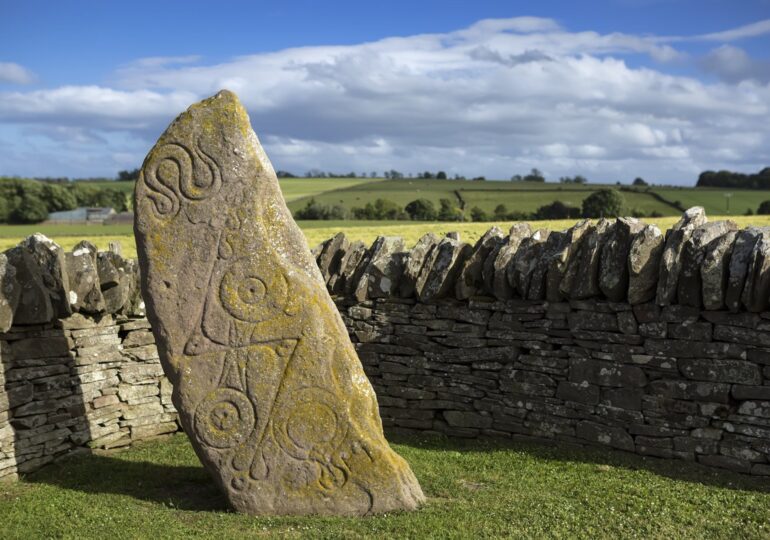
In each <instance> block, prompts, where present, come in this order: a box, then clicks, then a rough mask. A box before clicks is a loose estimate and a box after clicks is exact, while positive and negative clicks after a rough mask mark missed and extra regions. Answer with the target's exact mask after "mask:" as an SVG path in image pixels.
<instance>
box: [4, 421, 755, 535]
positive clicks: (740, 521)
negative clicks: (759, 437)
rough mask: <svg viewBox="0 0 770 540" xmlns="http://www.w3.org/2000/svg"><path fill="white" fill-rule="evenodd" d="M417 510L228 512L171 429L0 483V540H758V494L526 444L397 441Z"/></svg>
mask: <svg viewBox="0 0 770 540" xmlns="http://www.w3.org/2000/svg"><path fill="white" fill-rule="evenodd" d="M396 440H397V441H398V444H394V447H395V449H396V450H397V451H398V452H399V453H401V455H403V456H404V457H405V458H406V459H407V460H408V461H409V463H410V464H411V465H412V468H413V470H414V472H415V474H416V475H417V477H418V479H419V480H420V483H421V485H422V488H423V490H424V491H425V494H426V495H427V497H428V501H427V504H426V505H425V506H424V507H423V508H422V509H420V510H419V511H416V512H409V513H392V514H386V515H380V516H373V517H366V518H335V517H271V518H264V517H263V518H256V517H250V516H245V515H239V514H235V513H232V512H230V511H228V510H227V506H226V503H225V501H224V499H223V497H222V496H221V495H220V494H219V492H218V490H217V488H216V487H215V485H214V483H213V482H212V480H211V479H210V478H209V476H208V475H207V474H206V472H205V471H204V470H203V468H202V467H201V465H200V464H199V462H198V460H197V458H196V456H195V454H194V452H193V450H192V448H191V446H190V445H189V443H188V442H187V439H186V438H185V437H184V436H183V435H176V436H174V437H172V438H169V439H164V440H160V441H154V442H151V443H145V444H142V445H139V446H137V447H135V448H133V449H131V450H129V451H126V452H123V453H118V454H98V455H79V456H73V457H69V458H66V459H64V460H62V461H60V462H58V463H56V464H54V465H51V466H48V467H46V468H44V469H42V470H40V471H38V472H37V473H34V474H32V475H29V476H28V477H26V478H24V479H23V480H22V481H20V482H18V483H7V484H0V530H2V533H1V534H0V536H2V537H3V538H8V539H13V538H25V539H26V538H60V537H65V538H189V537H203V538H253V537H260V538H262V537H268V536H270V537H282V538H314V539H315V538H378V539H379V538H501V537H506V538H542V537H551V538H592V539H593V538H694V539H703V538H768V537H770V486H768V484H767V482H765V483H764V484H763V483H761V482H760V481H758V480H756V479H750V478H743V477H737V476H729V475H726V474H723V473H717V472H714V471H710V470H706V469H704V468H701V467H698V466H696V465H693V464H686V463H677V462H670V461H662V460H656V459H644V458H640V457H636V456H630V455H624V454H619V453H609V452H601V451H589V450H572V449H555V448H553V447H550V446H549V447H544V446H539V445H534V444H529V443H503V442H499V443H496V442H491V441H486V442H478V441H476V442H463V441H450V440H447V439H427V438H419V439H418V438H406V439H403V438H402V439H396Z"/></svg>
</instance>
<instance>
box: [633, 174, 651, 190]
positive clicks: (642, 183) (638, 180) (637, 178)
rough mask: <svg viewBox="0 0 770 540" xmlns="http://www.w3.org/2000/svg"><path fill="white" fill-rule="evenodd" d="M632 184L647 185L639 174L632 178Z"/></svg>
mask: <svg viewBox="0 0 770 540" xmlns="http://www.w3.org/2000/svg"><path fill="white" fill-rule="evenodd" d="M632 184H633V185H635V186H641V187H644V186H646V185H648V184H647V182H646V181H645V180H644V178H641V177H639V176H637V177H636V178H634V181H633V182H632Z"/></svg>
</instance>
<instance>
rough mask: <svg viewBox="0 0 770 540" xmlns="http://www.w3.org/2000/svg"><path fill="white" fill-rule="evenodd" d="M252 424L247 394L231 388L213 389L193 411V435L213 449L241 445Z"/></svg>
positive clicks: (251, 413) (252, 416)
mask: <svg viewBox="0 0 770 540" xmlns="http://www.w3.org/2000/svg"><path fill="white" fill-rule="evenodd" d="M255 423H256V415H255V413H254V407H253V406H252V404H251V401H249V398H248V397H246V394H244V393H243V392H239V391H238V390H233V389H232V388H219V389H217V390H215V391H214V392H213V393H211V394H210V395H209V396H208V397H206V398H205V399H204V400H203V401H201V403H200V405H198V408H197V410H196V411H195V432H196V434H197V435H198V436H199V437H200V438H201V440H202V441H203V442H204V443H205V444H207V445H208V446H211V447H214V448H230V447H232V446H235V445H236V444H239V443H241V442H243V441H244V440H245V439H246V438H247V437H248V436H249V434H250V433H251V431H252V430H253V429H254V425H255Z"/></svg>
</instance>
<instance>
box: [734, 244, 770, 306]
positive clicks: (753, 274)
mask: <svg viewBox="0 0 770 540" xmlns="http://www.w3.org/2000/svg"><path fill="white" fill-rule="evenodd" d="M768 296H770V233H767V232H763V233H762V234H761V235H760V237H759V241H758V242H757V243H756V244H755V245H754V250H753V251H752V252H751V259H750V260H749V268H748V271H747V273H746V284H745V285H744V287H743V294H742V295H741V302H742V303H743V306H744V307H745V308H746V309H747V310H748V311H751V312H753V313H759V312H760V311H765V310H767V307H768Z"/></svg>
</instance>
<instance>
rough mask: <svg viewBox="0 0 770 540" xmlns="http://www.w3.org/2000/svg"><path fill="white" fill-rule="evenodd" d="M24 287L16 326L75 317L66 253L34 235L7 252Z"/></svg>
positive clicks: (49, 241)
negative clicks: (71, 300)
mask: <svg viewBox="0 0 770 540" xmlns="http://www.w3.org/2000/svg"><path fill="white" fill-rule="evenodd" d="M5 254H6V256H7V257H8V263H9V264H11V265H12V266H13V267H14V268H15V270H16V280H17V282H18V283H19V285H20V287H21V297H20V298H19V305H18V308H17V309H16V312H15V313H14V322H15V323H16V324H36V323H42V322H48V321H50V320H51V319H52V318H53V317H54V316H55V317H66V316H68V315H70V314H71V313H72V308H71V307H70V302H69V294H68V292H69V280H68V278H67V273H66V271H65V261H64V251H63V250H62V248H61V247H60V246H58V245H57V244H55V243H54V242H53V241H52V240H50V239H49V238H46V237H45V236H43V235H42V234H33V235H32V236H29V237H28V238H26V239H24V240H23V241H22V242H21V243H20V244H19V245H18V246H16V247H14V248H11V249H9V250H8V251H6V253H5Z"/></svg>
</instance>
